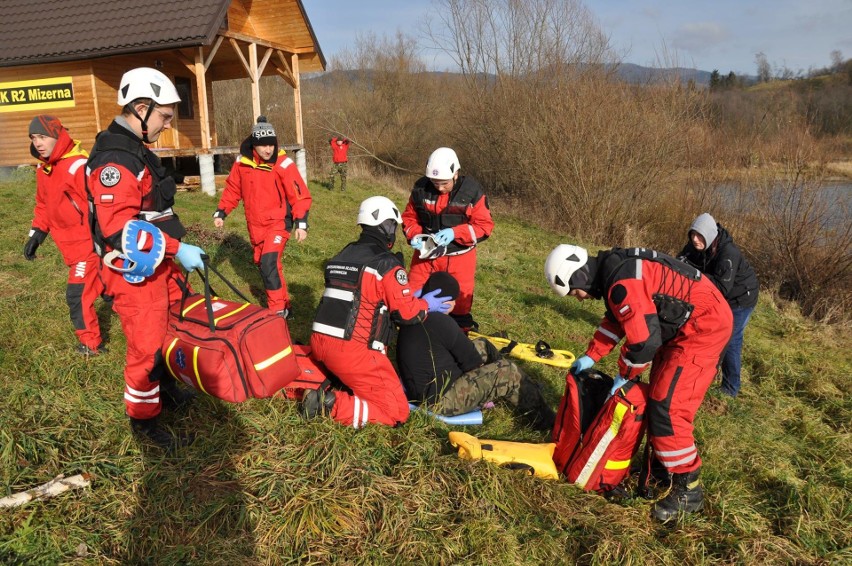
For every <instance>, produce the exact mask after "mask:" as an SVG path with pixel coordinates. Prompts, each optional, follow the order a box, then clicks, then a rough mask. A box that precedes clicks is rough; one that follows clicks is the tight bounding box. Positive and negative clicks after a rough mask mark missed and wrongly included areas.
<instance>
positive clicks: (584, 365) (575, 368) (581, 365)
mask: <svg viewBox="0 0 852 566" xmlns="http://www.w3.org/2000/svg"><path fill="white" fill-rule="evenodd" d="M593 365H595V360H593V359H592V358H590V357H589V356H581V357H579V358H577V359H576V360H574V363H573V364H571V370H570V371H571V373H573V374H574V375H577V374H578V373H580V372H583V371H586V370H587V369H589V368H590V367H592V366H593Z"/></svg>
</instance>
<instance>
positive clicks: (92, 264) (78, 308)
mask: <svg viewBox="0 0 852 566" xmlns="http://www.w3.org/2000/svg"><path fill="white" fill-rule="evenodd" d="M100 265H101V258H99V257H98V256H97V254H95V252H92V253H91V254H89V256H88V257H87V258H86V259H85V260H83V261H78V262H77V263H73V264H71V265H69V266H68V285H67V287H66V288H65V302H66V303H67V304H68V311H69V313H70V315H71V323H72V324H73V325H74V334H76V335H77V339H78V340H79V341H80V344H83V345H84V346H87V347H88V348H89V349H90V350H92V351H96V350H97V349H98V346H100V344H101V341H102V340H103V338H102V337H101V327H100V324H99V323H98V313H97V312H96V311H95V299H97V298H98V297H99V296H100V295H101V294H102V293H103V292H104V282H103V279H101V272H100Z"/></svg>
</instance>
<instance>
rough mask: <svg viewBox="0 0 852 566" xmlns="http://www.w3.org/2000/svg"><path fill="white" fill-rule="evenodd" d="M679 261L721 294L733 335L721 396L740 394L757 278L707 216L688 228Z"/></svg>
mask: <svg viewBox="0 0 852 566" xmlns="http://www.w3.org/2000/svg"><path fill="white" fill-rule="evenodd" d="M680 259H682V260H685V261H686V262H687V263H689V264H690V265H692V266H693V267H696V268H698V269H700V270H701V272H702V273H704V275H705V276H706V277H707V278H708V279H710V280H711V281H712V282H713V283H714V284H715V285H716V287H718V288H719V290H720V291H722V295H724V297H725V300H727V301H728V305H729V306H730V307H731V312H732V313H733V315H734V331H733V335H732V336H731V341H730V342H729V343H728V347H727V349H726V350H725V354H724V356H723V359H722V392H723V393H726V394H728V395H730V396H731V397H736V396H737V394H738V393H739V391H740V370H741V367H742V349H743V332H744V331H745V327H746V324H748V321H749V318H751V313H752V312H753V311H754V307H755V306H756V305H757V292H758V282H757V275H756V274H755V273H754V269H752V267H751V265H749V263H748V261H746V259H745V257H743V254H742V252H740V249H739V248H738V247H737V246H736V244H734V240H733V238H731V235H730V234H729V233H728V231H727V230H725V229H724V228H723V227H722V226H721V225H720V224H718V223H717V222H716V220H714V219H713V217H712V216H710V214H708V213H706V212H705V213H704V214H702V215H701V216H699V217H698V218H696V219H695V221H694V222H693V223H692V226H690V227H689V241H688V242H687V244H686V246H685V247H684V248H683V250H682V251H681V252H680Z"/></svg>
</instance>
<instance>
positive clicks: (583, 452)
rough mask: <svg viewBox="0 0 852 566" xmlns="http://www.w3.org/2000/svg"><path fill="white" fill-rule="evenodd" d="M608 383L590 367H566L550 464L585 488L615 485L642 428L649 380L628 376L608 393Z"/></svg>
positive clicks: (625, 469)
mask: <svg viewBox="0 0 852 566" xmlns="http://www.w3.org/2000/svg"><path fill="white" fill-rule="evenodd" d="M612 385H613V380H612V378H611V377H609V376H608V375H606V374H603V373H601V372H598V371H595V370H586V371H584V372H581V373H580V374H579V375H576V376H575V375H573V374H570V373H569V374H568V375H567V377H566V378H565V394H564V395H563V396H562V400H561V401H560V403H559V410H558V412H557V414H556V423H555V424H554V426H553V442H555V443H556V450H555V451H554V453H553V461H554V462H555V464H556V469H557V470H558V471H559V473H560V474H562V475H563V476H564V477H565V478H566V479H567V481H569V482H572V483H575V484H577V485H579V486H580V487H581V488H583V489H584V490H586V491H596V492H598V493H605V492H608V491H611V490H613V489H615V488H616V487H617V486H618V484H620V483H621V482H622V481H623V480H624V478H626V477H627V476H628V474H629V473H630V460H631V459H632V458H633V455H634V454H635V453H636V451H637V450H638V449H639V445H640V444H641V442H642V438H643V436H644V433H645V406H646V403H647V399H648V388H649V386H648V385H647V384H645V383H640V382H634V381H629V382H627V384H626V385H624V386H623V387H621V388H620V389H619V390H618V391H616V392H615V394H614V395H613V396H611V397H609V391H610V389H612Z"/></svg>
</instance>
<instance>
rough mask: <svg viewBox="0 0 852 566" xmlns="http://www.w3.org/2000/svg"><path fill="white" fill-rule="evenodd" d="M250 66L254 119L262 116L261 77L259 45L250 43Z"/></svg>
mask: <svg viewBox="0 0 852 566" xmlns="http://www.w3.org/2000/svg"><path fill="white" fill-rule="evenodd" d="M249 65H251V72H252V77H254V78H253V79H252V81H251V109H252V112H254V114H253V116H252V117H253V118H257V117H258V116H260V75H259V74H258V72H257V44H256V43H249Z"/></svg>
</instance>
